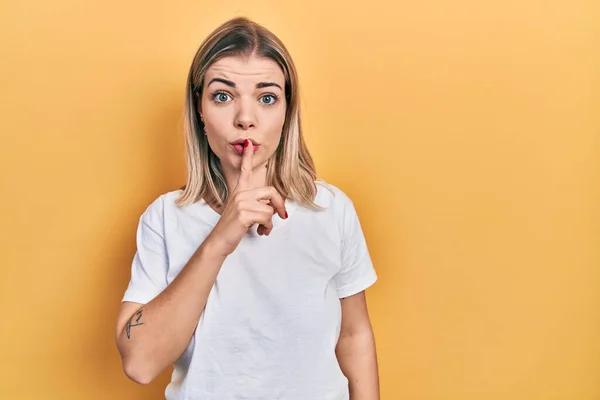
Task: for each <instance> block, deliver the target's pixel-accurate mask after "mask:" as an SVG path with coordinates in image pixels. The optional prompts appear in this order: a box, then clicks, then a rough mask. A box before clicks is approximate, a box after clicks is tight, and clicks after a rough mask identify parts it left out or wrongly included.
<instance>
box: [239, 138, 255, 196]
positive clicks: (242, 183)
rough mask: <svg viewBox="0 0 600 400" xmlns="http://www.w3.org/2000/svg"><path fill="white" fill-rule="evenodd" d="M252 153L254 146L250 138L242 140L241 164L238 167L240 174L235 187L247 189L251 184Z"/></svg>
mask: <svg viewBox="0 0 600 400" xmlns="http://www.w3.org/2000/svg"><path fill="white" fill-rule="evenodd" d="M253 155H254V146H252V143H251V142H250V140H248V139H246V140H245V141H244V151H243V152H242V165H241V167H240V176H239V178H238V184H237V187H238V188H240V189H248V188H250V187H251V186H252V158H253V157H252V156H253Z"/></svg>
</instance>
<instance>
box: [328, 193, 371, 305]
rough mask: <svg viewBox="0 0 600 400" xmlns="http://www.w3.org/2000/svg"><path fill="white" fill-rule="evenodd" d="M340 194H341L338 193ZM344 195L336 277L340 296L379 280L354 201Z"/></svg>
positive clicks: (359, 289)
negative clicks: (339, 262) (339, 256)
mask: <svg viewBox="0 0 600 400" xmlns="http://www.w3.org/2000/svg"><path fill="white" fill-rule="evenodd" d="M338 195H339V194H338ZM341 195H342V197H343V200H344V201H343V203H344V206H343V212H342V215H341V219H342V221H341V230H342V243H341V253H342V254H341V269H340V271H339V272H338V274H337V275H336V276H335V277H334V280H335V284H336V288H337V293H338V297H339V298H344V297H349V296H352V295H354V294H357V293H359V292H361V291H363V290H365V289H366V288H368V287H369V286H371V285H373V284H374V283H375V282H376V281H377V274H376V272H375V269H374V267H373V262H372V260H371V256H370V254H369V250H368V248H367V242H366V239H365V236H364V233H363V230H362V227H361V224H360V221H359V218H358V214H357V212H356V209H355V208H354V204H353V203H352V201H351V200H350V199H349V198H348V197H346V196H345V195H344V194H341Z"/></svg>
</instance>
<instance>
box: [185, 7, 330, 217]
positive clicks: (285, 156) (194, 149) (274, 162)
mask: <svg viewBox="0 0 600 400" xmlns="http://www.w3.org/2000/svg"><path fill="white" fill-rule="evenodd" d="M228 56H236V57H240V56H241V57H249V56H257V57H263V58H269V59H271V60H273V61H275V62H276V63H277V64H279V66H280V67H281V69H282V70H283V74H284V77H285V97H286V114H285V122H284V125H283V131H282V135H281V141H280V143H279V146H278V147H277V150H276V151H275V154H274V155H273V157H271V158H270V159H269V161H268V162H267V185H271V186H274V187H275V188H276V189H277V191H278V192H279V193H280V194H281V195H282V196H283V197H284V198H286V199H289V200H291V201H294V202H296V203H298V204H300V205H303V206H305V207H308V208H310V209H320V207H319V206H317V205H316V204H315V203H314V199H315V196H316V192H317V189H316V186H315V182H316V181H317V173H316V169H315V166H314V163H313V160H312V157H311V155H310V153H309V151H308V148H307V146H306V144H305V142H304V138H303V136H302V126H301V122H300V109H299V93H298V75H297V72H296V68H295V66H294V63H293V61H292V58H291V57H290V54H289V52H288V51H287V49H286V48H285V46H284V45H283V43H282V42H281V41H280V40H279V39H278V38H277V37H276V36H275V35H274V34H273V33H271V32H270V31H268V30H267V29H266V28H264V27H262V26H261V25H259V24H257V23H255V22H252V21H250V20H249V19H247V18H234V19H232V20H230V21H227V22H225V23H224V24H222V25H221V26H219V27H218V28H217V29H215V30H214V31H213V32H212V33H211V34H210V35H209V36H208V37H207V38H206V39H205V40H204V42H203V43H202V44H201V46H200V48H199V49H198V51H197V53H196V55H195V57H194V60H193V61H192V65H191V67H190V71H189V74H188V79H187V87H186V97H185V115H184V134H185V150H186V161H187V170H188V171H187V173H188V177H187V184H186V185H185V186H184V187H183V188H182V194H181V196H180V197H179V198H178V199H177V204H178V205H185V204H189V203H193V202H197V201H205V202H208V203H211V204H215V205H216V206H218V207H221V206H223V205H224V204H225V202H226V201H227V198H228V189H227V183H226V180H225V176H224V174H223V170H222V168H221V163H220V161H219V159H218V158H217V156H216V154H215V153H214V152H213V151H212V150H211V149H210V146H209V144H208V140H207V139H206V136H205V135H204V134H203V130H204V124H203V122H202V121H201V120H200V118H199V116H198V111H197V105H196V101H197V100H196V94H200V96H198V98H199V99H201V98H202V96H201V94H202V87H203V84H204V77H205V75H206V71H207V69H208V68H209V67H210V66H211V65H212V64H213V63H214V62H216V61H217V60H219V59H221V58H223V57H228Z"/></svg>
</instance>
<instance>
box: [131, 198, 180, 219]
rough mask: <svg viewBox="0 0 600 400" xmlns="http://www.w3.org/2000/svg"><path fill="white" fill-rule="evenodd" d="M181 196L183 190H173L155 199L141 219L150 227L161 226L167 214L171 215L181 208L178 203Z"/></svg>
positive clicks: (151, 201) (147, 206) (148, 205)
mask: <svg viewBox="0 0 600 400" xmlns="http://www.w3.org/2000/svg"><path fill="white" fill-rule="evenodd" d="M180 195H181V190H173V191H169V192H165V193H161V194H160V195H158V196H156V197H154V198H153V199H151V200H150V202H149V203H148V204H147V205H146V208H145V210H144V211H143V213H142V215H141V217H140V219H141V220H142V222H145V223H147V224H150V225H156V224H160V223H161V222H162V220H163V219H164V217H165V214H167V215H168V214H170V213H172V212H173V210H175V209H177V208H179V206H178V205H177V203H176V201H177V199H178V198H179V196H180Z"/></svg>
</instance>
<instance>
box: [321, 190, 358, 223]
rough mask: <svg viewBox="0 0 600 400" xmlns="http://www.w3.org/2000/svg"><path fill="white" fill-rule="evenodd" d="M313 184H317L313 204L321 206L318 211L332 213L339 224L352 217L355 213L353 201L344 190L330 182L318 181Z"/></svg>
mask: <svg viewBox="0 0 600 400" xmlns="http://www.w3.org/2000/svg"><path fill="white" fill-rule="evenodd" d="M315 184H316V185H317V195H316V197H315V204H317V205H318V206H320V207H322V211H320V212H325V213H327V214H330V215H332V216H333V217H334V218H335V219H336V220H337V221H338V223H341V224H343V223H344V222H345V221H346V220H347V219H348V218H352V217H353V215H354V214H355V213H356V212H355V208H354V203H353V201H352V199H351V198H350V196H349V195H348V194H347V193H346V192H344V191H343V190H342V189H341V188H340V187H338V186H336V185H334V184H332V183H328V182H324V181H318V182H315Z"/></svg>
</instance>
